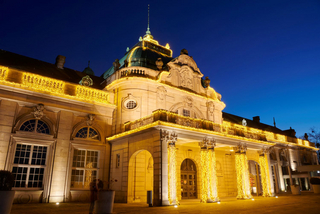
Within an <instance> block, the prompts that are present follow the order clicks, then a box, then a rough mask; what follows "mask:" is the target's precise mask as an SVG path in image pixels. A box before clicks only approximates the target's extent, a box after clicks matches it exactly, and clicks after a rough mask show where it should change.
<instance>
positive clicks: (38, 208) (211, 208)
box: [11, 193, 320, 214]
mask: <svg viewBox="0 0 320 214" xmlns="http://www.w3.org/2000/svg"><path fill="white" fill-rule="evenodd" d="M88 210H89V204H88V203H60V204H59V205H56V204H48V203H46V204H14V205H13V206H12V211H11V214H24V213H32V214H47V213H58V214H80V213H89V212H88ZM114 213H115V214H120V213H121V214H122V213H139V214H142V213H151V214H159V213H161V214H162V213H166V214H167V213H168V214H171V213H183V214H191V213H196V214H200V213H215V214H216V213H232V214H241V213H249V214H250V213H252V214H253V213H254V214H257V213H259V214H260V213H276V214H282V213H290V214H299V213H303V214H319V213H320V195H319V194H313V193H302V195H297V196H294V195H291V194H279V197H278V198H274V197H270V198H263V197H254V200H236V199H235V198H234V197H232V198H231V197H228V198H221V203H220V204H217V203H213V204H200V203H199V200H184V201H181V205H180V206H178V207H177V208H175V207H173V206H166V207H148V206H147V205H146V204H120V203H116V204H115V205H114Z"/></svg>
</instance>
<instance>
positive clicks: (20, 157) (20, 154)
mask: <svg viewBox="0 0 320 214" xmlns="http://www.w3.org/2000/svg"><path fill="white" fill-rule="evenodd" d="M30 149H31V145H23V144H17V148H16V152H15V157H14V162H13V163H15V164H28V163H29V158H30V152H29V151H30Z"/></svg>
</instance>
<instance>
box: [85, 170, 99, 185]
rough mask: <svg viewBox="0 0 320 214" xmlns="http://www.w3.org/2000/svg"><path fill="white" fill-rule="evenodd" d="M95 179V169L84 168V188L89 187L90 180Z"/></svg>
mask: <svg viewBox="0 0 320 214" xmlns="http://www.w3.org/2000/svg"><path fill="white" fill-rule="evenodd" d="M94 179H97V170H86V177H85V181H84V188H89V187H90V182H91V181H93V180H94Z"/></svg>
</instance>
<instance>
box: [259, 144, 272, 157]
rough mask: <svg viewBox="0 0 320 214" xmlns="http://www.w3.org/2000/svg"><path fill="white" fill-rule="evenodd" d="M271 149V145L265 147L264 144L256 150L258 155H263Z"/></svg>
mask: <svg viewBox="0 0 320 214" xmlns="http://www.w3.org/2000/svg"><path fill="white" fill-rule="evenodd" d="M272 151H273V147H266V146H264V147H263V148H262V149H261V150H260V151H258V153H259V155H260V156H264V155H265V154H269V153H270V152H272Z"/></svg>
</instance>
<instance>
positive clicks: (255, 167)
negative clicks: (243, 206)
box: [248, 160, 263, 196]
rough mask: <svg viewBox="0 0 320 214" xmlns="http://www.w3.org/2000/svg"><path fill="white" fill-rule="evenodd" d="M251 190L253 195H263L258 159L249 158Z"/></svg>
mask: <svg viewBox="0 0 320 214" xmlns="http://www.w3.org/2000/svg"><path fill="white" fill-rule="evenodd" d="M248 168H249V179H250V190H251V194H253V195H257V196H258V195H262V192H263V188H262V183H261V170H260V165H259V163H258V162H257V161H254V160H248Z"/></svg>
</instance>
